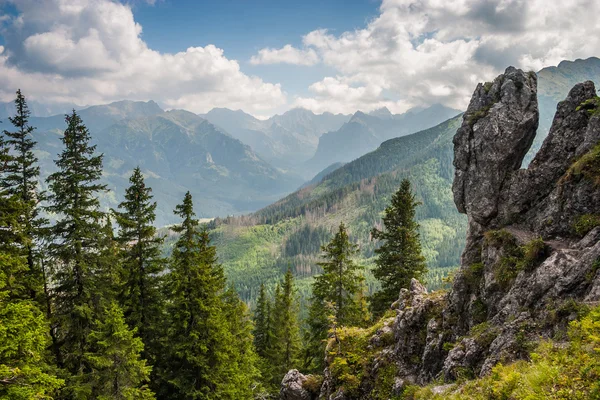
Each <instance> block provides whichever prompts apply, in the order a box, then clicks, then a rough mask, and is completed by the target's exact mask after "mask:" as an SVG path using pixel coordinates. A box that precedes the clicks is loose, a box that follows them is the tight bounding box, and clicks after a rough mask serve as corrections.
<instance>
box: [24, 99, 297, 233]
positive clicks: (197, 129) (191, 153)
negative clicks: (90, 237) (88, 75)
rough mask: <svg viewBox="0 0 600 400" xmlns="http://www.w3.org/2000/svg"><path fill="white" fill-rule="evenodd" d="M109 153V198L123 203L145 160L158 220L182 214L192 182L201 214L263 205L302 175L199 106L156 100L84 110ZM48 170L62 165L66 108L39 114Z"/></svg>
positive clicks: (106, 165) (241, 210)
mask: <svg viewBox="0 0 600 400" xmlns="http://www.w3.org/2000/svg"><path fill="white" fill-rule="evenodd" d="M79 114H80V116H81V117H82V119H83V121H84V123H85V124H86V125H87V127H88V129H89V130H90V132H91V134H92V138H93V141H94V143H95V144H97V146H98V147H97V151H98V152H99V153H104V155H105V156H104V175H103V179H104V181H105V182H106V183H107V184H108V186H109V188H110V189H111V192H110V193H108V194H107V195H106V196H105V198H104V199H103V203H104V204H105V206H111V207H115V206H116V205H117V204H118V202H119V201H120V199H122V196H123V193H124V189H125V187H127V186H128V179H129V175H130V174H131V171H132V170H133V168H135V167H136V166H140V168H141V169H142V172H143V173H144V175H145V176H146V177H147V182H148V184H149V185H150V186H151V187H152V188H153V192H154V195H155V199H156V201H157V203H158V209H157V221H156V222H157V224H158V225H159V226H160V225H165V224H170V223H173V222H174V221H175V216H174V215H173V213H172V210H173V208H174V207H175V205H176V204H178V202H180V201H181V198H182V197H183V195H184V193H185V192H186V191H187V190H190V192H191V193H192V195H193V196H194V199H195V205H196V212H197V213H198V215H199V216H200V217H214V216H224V215H228V214H239V213H244V212H250V211H253V210H256V209H258V208H260V207H262V206H265V205H267V204H269V203H271V202H273V201H275V200H276V199H277V198H279V197H281V196H282V195H284V194H286V193H289V191H291V190H294V188H297V187H298V186H299V185H300V184H301V183H302V180H301V179H299V178H297V177H294V176H291V175H289V174H285V173H283V172H281V171H279V170H278V169H276V168H275V167H273V166H272V165H270V164H269V163H268V162H266V161H264V160H263V159H261V158H260V157H259V156H258V155H257V154H256V153H255V152H254V151H253V150H252V149H251V148H250V147H249V146H247V145H245V144H243V143H242V142H240V141H239V140H237V139H235V138H233V137H231V136H230V135H229V134H227V133H226V132H224V131H223V130H221V129H220V128H218V127H216V126H214V125H213V124H211V123H210V122H208V121H207V120H205V119H203V118H201V117H199V116H197V115H196V114H193V113H190V112H187V111H183V110H172V111H167V112H165V111H163V110H162V109H161V108H160V107H159V106H158V105H157V104H156V103H155V102H152V101H149V102H132V101H120V102H116V103H111V104H108V105H102V106H93V107H89V108H87V109H84V110H81V111H80V112H79ZM32 124H33V125H34V126H37V128H38V132H37V133H36V135H37V140H38V142H39V145H38V157H39V159H40V163H41V170H42V175H43V176H42V177H43V178H44V177H45V176H47V175H48V174H50V173H51V172H52V171H54V170H55V166H54V162H53V160H54V159H56V158H57V154H58V153H59V152H60V151H61V150H62V144H61V143H60V135H61V134H62V130H63V129H64V127H65V122H64V116H62V115H58V116H53V117H47V118H32Z"/></svg>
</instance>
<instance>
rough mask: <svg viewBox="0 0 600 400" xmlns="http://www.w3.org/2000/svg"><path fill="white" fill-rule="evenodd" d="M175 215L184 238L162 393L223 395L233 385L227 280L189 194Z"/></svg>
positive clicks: (174, 266)
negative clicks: (225, 294) (225, 301)
mask: <svg viewBox="0 0 600 400" xmlns="http://www.w3.org/2000/svg"><path fill="white" fill-rule="evenodd" d="M175 214H176V215H178V216H180V217H181V218H182V219H183V221H182V223H181V224H180V225H178V226H176V227H174V228H173V229H174V230H175V232H178V233H179V234H180V236H179V239H178V240H177V242H176V243H175V247H174V249H173V254H172V257H171V262H170V270H171V272H170V274H169V278H168V283H167V284H168V286H167V290H168V297H169V299H170V303H169V304H168V307H167V314H168V316H169V327H168V332H167V338H166V341H167V343H168V345H169V349H170V351H169V354H168V356H167V359H166V360H165V361H166V364H165V365H164V366H163V367H162V372H163V373H164V375H163V381H164V383H163V385H162V387H161V393H160V394H161V396H163V397H162V398H166V399H207V400H208V399H219V398H222V397H221V396H222V395H223V393H224V392H226V391H227V390H228V388H227V386H228V384H230V383H231V377H230V376H227V375H226V374H225V373H224V370H226V365H225V363H226V362H227V346H230V345H231V344H232V343H230V342H229V341H228V340H229V339H230V337H229V334H228V324H227V320H226V318H225V316H224V315H223V313H222V308H223V304H222V298H221V296H222V293H223V290H224V288H225V278H224V275H223V270H222V267H221V266H220V265H219V264H218V263H217V256H216V250H215V248H214V247H213V246H211V245H210V240H209V237H208V233H207V232H206V231H205V230H203V231H200V232H199V231H198V221H197V220H196V219H195V218H194V217H195V214H194V211H193V202H192V196H191V194H190V193H189V192H187V193H186V195H185V198H184V200H183V203H182V204H180V205H178V206H177V207H176V208H175Z"/></svg>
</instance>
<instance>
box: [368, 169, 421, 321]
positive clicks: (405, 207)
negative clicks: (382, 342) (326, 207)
mask: <svg viewBox="0 0 600 400" xmlns="http://www.w3.org/2000/svg"><path fill="white" fill-rule="evenodd" d="M419 204H421V203H419V202H418V201H417V200H416V199H415V195H414V194H413V193H412V190H411V184H410V181H409V180H408V179H404V180H403V181H402V183H401V184H400V188H399V189H398V191H397V192H396V193H394V195H393V196H392V200H391V204H390V205H389V206H388V207H387V208H386V209H385V212H384V216H383V218H382V219H383V225H384V227H385V229H384V230H379V229H376V228H375V229H373V230H372V233H371V235H372V237H373V239H375V240H381V241H382V244H381V246H380V247H379V248H378V249H376V250H375V254H376V255H377V259H376V260H375V268H374V269H373V275H374V276H375V277H376V278H377V279H378V280H379V281H380V282H381V290H380V291H379V292H376V293H375V294H374V295H373V296H372V299H371V308H372V310H373V314H374V316H380V315H382V314H383V313H384V312H385V310H386V309H388V308H389V307H390V305H391V304H392V303H393V302H394V301H396V300H397V299H398V295H399V294H400V289H402V288H406V287H408V286H409V284H410V280H411V279H412V278H416V279H421V278H422V277H423V276H424V275H425V273H426V271H427V265H426V263H425V257H423V255H422V253H421V242H420V240H419V232H418V229H419V224H417V222H416V221H415V208H416V207H417V206H418V205H419Z"/></svg>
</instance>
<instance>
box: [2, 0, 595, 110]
mask: <svg viewBox="0 0 600 400" xmlns="http://www.w3.org/2000/svg"><path fill="white" fill-rule="evenodd" d="M149 3H153V2H152V1H151V0H146V1H144V0H0V101H8V100H10V99H11V98H12V97H13V96H14V91H15V90H16V88H21V89H23V91H24V92H25V93H26V94H28V96H29V97H30V98H31V99H32V100H37V101H40V102H45V103H53V104H55V103H56V104H66V103H75V104H81V105H83V104H86V105H90V104H102V103H108V102H111V101H116V100H122V99H131V100H143V101H147V100H154V101H157V102H158V103H159V104H161V105H162V106H163V107H165V108H183V109H187V110H190V111H193V112H197V113H204V112H207V111H209V110H210V109H211V108H213V107H227V108H231V109H243V110H244V111H246V112H248V113H251V114H253V115H255V116H257V117H261V118H264V117H268V116H271V115H273V114H275V113H282V112H285V111H286V110H289V109H291V108H294V107H303V108H306V109H309V110H312V111H314V112H316V113H322V112H325V111H329V112H333V113H345V114H350V113H353V112H355V111H356V110H361V111H365V112H368V111H371V110H374V109H377V108H381V107H387V108H389V109H390V110H391V111H392V112H394V113H401V112H404V111H406V110H407V109H409V108H411V107H421V106H427V105H432V104H436V103H441V104H444V105H446V106H449V107H453V108H457V109H464V108H465V107H466V105H467V103H468V101H469V98H470V97H471V94H472V92H473V89H474V88H475V86H476V85H477V83H478V82H482V81H487V80H491V79H493V78H494V77H495V76H497V75H498V74H499V73H501V72H502V71H503V70H504V69H505V68H506V67H507V66H509V65H513V66H516V67H519V68H522V69H525V70H534V71H537V70H539V69H541V68H543V67H545V66H550V65H557V64H558V63H559V62H560V61H562V60H573V59H576V58H587V57H591V56H598V55H599V54H600V24H598V23H597V15H600V2H599V1H596V0H570V1H561V2H558V1H556V2H551V5H552V7H548V1H547V0H446V1H440V0H321V1H316V0H304V1H292V0H279V1H275V0H255V1H251V0H245V1H244V0H218V1H210V0H201V1H191V0H187V1H186V0H156V1H154V4H149Z"/></svg>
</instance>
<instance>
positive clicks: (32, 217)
mask: <svg viewBox="0 0 600 400" xmlns="http://www.w3.org/2000/svg"><path fill="white" fill-rule="evenodd" d="M14 103H15V109H16V114H15V116H13V117H9V118H8V119H9V121H10V123H11V124H12V125H13V126H14V130H12V129H11V130H4V131H3V134H4V136H5V138H6V140H5V145H6V150H7V151H8V154H7V155H9V157H6V158H5V160H4V163H3V166H2V175H1V176H0V187H1V188H2V189H4V190H5V191H6V194H7V195H8V196H14V197H15V198H16V199H18V201H19V205H20V207H19V214H18V219H19V222H20V224H21V225H22V228H23V230H22V234H21V235H20V243H19V245H20V246H22V249H23V252H24V253H25V255H26V257H27V273H26V274H25V276H24V280H23V284H24V286H25V287H26V291H27V297H29V298H33V299H36V300H37V301H40V302H42V298H41V295H42V292H43V277H42V273H41V269H40V268H39V266H38V265H36V249H35V243H36V240H37V239H38V237H39V234H40V228H41V227H42V225H43V224H44V223H45V222H46V220H45V219H43V218H40V216H39V202H40V201H41V200H43V197H44V194H43V193H39V191H38V189H37V185H38V178H39V174H40V168H39V166H38V165H37V161H38V159H37V157H36V156H35V154H34V153H33V150H34V148H35V145H36V142H35V140H34V139H33V133H34V131H35V128H34V127H33V126H31V125H30V124H29V117H30V115H31V113H30V111H29V107H28V106H27V101H26V100H25V96H23V94H22V93H21V90H20V89H19V90H17V97H16V99H15V102H14Z"/></svg>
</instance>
